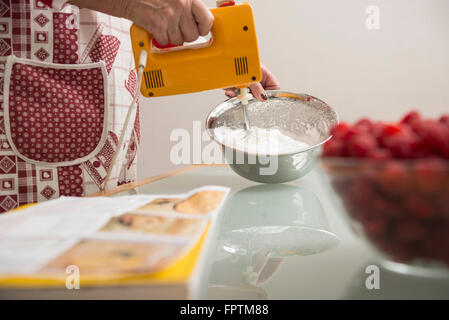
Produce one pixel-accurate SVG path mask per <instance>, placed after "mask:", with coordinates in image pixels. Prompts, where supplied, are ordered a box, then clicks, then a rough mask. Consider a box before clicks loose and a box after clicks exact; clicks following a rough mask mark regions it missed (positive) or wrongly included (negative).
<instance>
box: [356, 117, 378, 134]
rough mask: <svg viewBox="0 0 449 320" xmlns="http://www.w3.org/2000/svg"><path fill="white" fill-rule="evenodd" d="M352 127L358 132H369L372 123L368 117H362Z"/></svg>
mask: <svg viewBox="0 0 449 320" xmlns="http://www.w3.org/2000/svg"><path fill="white" fill-rule="evenodd" d="M354 127H355V128H356V130H357V131H358V132H366V133H371V132H372V131H373V128H374V124H373V122H372V121H371V120H369V119H368V118H363V119H360V120H359V121H357V122H356V124H355V125H354Z"/></svg>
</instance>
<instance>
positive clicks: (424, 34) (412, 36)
mask: <svg viewBox="0 0 449 320" xmlns="http://www.w3.org/2000/svg"><path fill="white" fill-rule="evenodd" d="M205 2H206V4H207V5H208V6H210V7H213V6H214V5H215V1H211V0H207V1H205ZM249 2H250V3H251V4H252V5H253V8H254V12H255V19H256V28H257V34H258V42H259V51H260V55H261V59H262V61H263V63H264V64H265V65H267V66H268V67H269V68H270V69H271V70H272V71H273V72H274V73H275V74H276V76H277V77H278V79H279V80H280V82H281V87H282V89H286V90H290V91H294V92H302V93H308V94H311V95H314V96H316V97H318V98H320V99H322V100H324V101H326V102H327V103H328V104H329V105H331V106H332V107H333V108H335V109H336V110H337V112H338V113H339V115H340V118H341V119H344V120H348V121H353V120H356V119H357V118H360V117H362V116H369V117H372V118H375V119H382V120H396V119H398V118H399V117H400V116H401V115H402V114H404V113H405V112H406V111H407V110H409V109H411V108H415V109H418V110H421V111H422V112H423V113H424V114H426V115H428V116H436V115H439V114H441V113H443V112H449V1H448V0H338V1H334V0H252V1H249ZM368 5H377V6H378V7H379V8H380V29H379V30H368V29H367V28H366V27H365V20H366V18H367V14H366V13H365V10H366V7H367V6H368ZM224 99H225V97H224V96H223V93H222V92H221V91H220V90H215V91H208V92H200V93H194V94H189V95H179V96H172V97H163V98H154V99H143V100H141V101H142V103H141V125H142V144H141V148H140V153H139V166H138V167H139V178H140V179H142V178H146V177H149V176H152V175H155V174H158V173H161V172H165V171H168V170H171V169H175V168H177V167H178V166H175V165H173V164H172V163H171V162H170V147H171V146H172V145H173V144H174V143H172V142H170V141H169V137H170V132H171V131H172V130H173V129H175V128H185V129H187V130H190V131H191V130H192V121H194V120H198V121H201V123H203V121H204V119H205V117H206V115H207V113H208V112H209V111H210V110H211V109H212V108H213V107H214V106H215V105H217V104H218V103H220V102H221V101H223V100H224Z"/></svg>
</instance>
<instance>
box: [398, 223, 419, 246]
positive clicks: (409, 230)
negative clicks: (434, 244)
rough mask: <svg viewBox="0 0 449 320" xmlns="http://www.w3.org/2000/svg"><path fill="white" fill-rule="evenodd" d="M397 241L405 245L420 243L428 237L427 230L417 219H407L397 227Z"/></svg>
mask: <svg viewBox="0 0 449 320" xmlns="http://www.w3.org/2000/svg"><path fill="white" fill-rule="evenodd" d="M395 235H396V239H397V240H398V241H400V242H403V243H410V242H415V241H419V240H421V239H423V238H425V236H426V235H427V229H426V227H425V226H424V225H423V223H422V222H420V221H419V220H417V219H405V220H403V221H400V222H398V223H397V225H396V231H395Z"/></svg>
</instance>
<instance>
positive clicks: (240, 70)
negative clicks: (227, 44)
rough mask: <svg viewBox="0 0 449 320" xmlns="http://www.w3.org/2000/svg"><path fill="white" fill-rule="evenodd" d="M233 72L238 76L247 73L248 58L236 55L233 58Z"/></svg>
mask: <svg viewBox="0 0 449 320" xmlns="http://www.w3.org/2000/svg"><path fill="white" fill-rule="evenodd" d="M234 66H235V74H236V75H238V76H241V75H244V74H248V58H247V57H236V58H234Z"/></svg>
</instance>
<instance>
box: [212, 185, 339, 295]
mask: <svg viewBox="0 0 449 320" xmlns="http://www.w3.org/2000/svg"><path fill="white" fill-rule="evenodd" d="M222 215H223V216H222V221H221V226H220V232H219V235H218V243H219V248H220V249H221V250H223V251H224V252H226V253H228V254H227V255H225V258H224V259H222V260H219V261H217V262H216V263H215V264H214V267H213V269H212V274H211V279H210V284H209V288H208V296H209V297H210V298H214V297H215V296H221V297H223V294H226V295H227V294H231V296H232V294H237V295H242V294H246V295H247V296H246V298H256V297H257V298H266V294H265V293H264V292H263V291H261V290H263V289H261V288H258V285H260V284H262V283H265V282H267V281H268V280H269V279H271V277H272V276H273V275H274V273H275V272H276V271H277V270H279V268H280V267H281V263H282V261H283V258H285V257H290V256H305V255H311V254H318V253H320V252H324V251H327V250H330V249H332V248H334V247H335V246H336V245H337V244H338V238H337V236H336V235H335V234H334V233H332V232H331V231H330V230H329V223H328V221H327V218H326V216H325V214H324V212H323V209H322V206H321V203H320V202H319V200H318V198H317V196H316V195H315V194H314V193H313V192H312V191H310V190H307V189H306V188H302V187H298V186H294V185H286V184H278V185H257V186H252V187H249V188H245V189H242V190H239V191H238V192H236V193H234V194H233V195H232V196H231V197H230V199H229V200H228V201H227V205H226V206H225V208H224V212H223V213H222ZM231 270H232V271H231ZM225 274H226V275H227V276H226V277H225V279H223V275H225ZM220 278H221V279H220ZM231 278H233V279H231ZM230 283H233V284H234V286H229V284H230ZM254 295H255V296H254ZM231 296H230V297H231Z"/></svg>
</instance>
